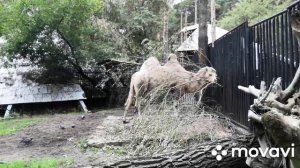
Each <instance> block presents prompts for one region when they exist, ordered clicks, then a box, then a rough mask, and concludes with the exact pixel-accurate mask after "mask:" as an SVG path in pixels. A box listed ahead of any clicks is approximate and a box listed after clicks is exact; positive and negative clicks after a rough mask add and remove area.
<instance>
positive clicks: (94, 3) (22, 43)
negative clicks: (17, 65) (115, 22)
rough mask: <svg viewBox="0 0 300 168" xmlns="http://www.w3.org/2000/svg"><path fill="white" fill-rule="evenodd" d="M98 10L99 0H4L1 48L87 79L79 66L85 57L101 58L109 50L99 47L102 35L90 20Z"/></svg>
mask: <svg viewBox="0 0 300 168" xmlns="http://www.w3.org/2000/svg"><path fill="white" fill-rule="evenodd" d="M101 9H102V1H100V0H89V1H81V0H62V1H60V0H46V1H45V0H15V1H5V2H4V3H2V4H1V12H3V13H5V15H1V20H3V21H4V22H2V23H1V34H2V35H4V37H5V38H6V40H7V45H6V46H5V48H4V49H5V50H4V51H5V53H6V54H7V55H8V56H10V57H13V58H16V57H17V58H18V57H26V58H29V59H30V60H31V61H32V62H33V63H35V64H37V65H39V66H40V67H43V68H44V69H48V70H58V69H59V70H61V69H62V68H63V69H69V68H72V69H74V70H75V71H76V72H77V73H79V74H80V75H82V76H83V77H85V78H88V77H87V76H86V75H85V74H84V72H83V68H82V67H84V66H85V64H86V63H87V60H88V59H90V58H93V59H96V60H98V59H103V57H106V56H107V55H108V54H107V51H109V50H106V49H105V47H99V44H100V46H101V42H102V41H101V40H102V37H103V36H104V35H103V33H102V32H101V31H99V29H98V27H96V26H94V22H93V21H94V19H93V18H94V15H95V14H97V13H99V12H100V11H101ZM106 46H107V45H106ZM109 54H111V53H109ZM56 73H57V72H56ZM58 73H59V72H58Z"/></svg>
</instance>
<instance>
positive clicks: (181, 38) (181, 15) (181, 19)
mask: <svg viewBox="0 0 300 168" xmlns="http://www.w3.org/2000/svg"><path fill="white" fill-rule="evenodd" d="M182 29H183V12H182V11H181V13H180V44H182V42H183V33H182V31H181V30H182Z"/></svg>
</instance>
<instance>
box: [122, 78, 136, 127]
mask: <svg viewBox="0 0 300 168" xmlns="http://www.w3.org/2000/svg"><path fill="white" fill-rule="evenodd" d="M134 93H135V91H134V86H133V83H130V90H129V94H128V98H127V101H126V103H125V110H124V116H123V123H127V121H126V116H127V113H128V110H129V107H130V106H131V103H132V99H133V97H134ZM136 101H137V100H136Z"/></svg>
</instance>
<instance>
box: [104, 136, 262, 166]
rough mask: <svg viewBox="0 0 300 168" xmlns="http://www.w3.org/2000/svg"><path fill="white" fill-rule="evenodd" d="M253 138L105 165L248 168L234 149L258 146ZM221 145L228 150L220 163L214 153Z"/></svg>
mask: <svg viewBox="0 0 300 168" xmlns="http://www.w3.org/2000/svg"><path fill="white" fill-rule="evenodd" d="M253 142H256V141H253V137H252V136H241V137H237V138H235V139H224V140H219V141H213V142H207V143H203V144H199V145H198V146H195V147H192V148H188V149H184V150H179V151H176V152H173V153H171V154H165V155H160V156H154V157H149V158H147V157H143V158H133V159H129V160H123V161H120V162H117V163H113V164H110V165H105V166H104V167H106V168H112V167H140V168H146V167H147V168H149V167H153V168H154V167H190V168H192V167H200V168H246V167H248V166H247V165H246V162H245V161H246V158H245V157H232V153H231V149H232V148H242V147H244V148H248V147H250V146H258V143H253ZM217 145H221V146H222V150H226V151H227V154H226V155H222V152H221V150H220V151H218V155H220V156H222V159H221V160H220V161H218V160H217V159H216V156H215V155H212V151H213V150H216V146H217Z"/></svg>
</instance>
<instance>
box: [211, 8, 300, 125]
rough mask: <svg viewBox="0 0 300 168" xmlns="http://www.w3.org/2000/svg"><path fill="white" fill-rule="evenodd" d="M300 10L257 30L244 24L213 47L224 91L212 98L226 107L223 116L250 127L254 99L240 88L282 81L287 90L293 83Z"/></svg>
mask: <svg viewBox="0 0 300 168" xmlns="http://www.w3.org/2000/svg"><path fill="white" fill-rule="evenodd" d="M299 8H300V2H297V3H295V4H293V5H292V6H290V7H289V8H287V9H286V10H285V11H283V12H281V13H278V14H276V15H275V16H273V17H271V18H268V19H266V20H264V21H261V22H259V23H257V24H255V25H253V26H248V23H243V24H242V25H240V26H238V27H237V28H235V29H234V30H232V31H230V32H229V33H227V34H226V35H224V36H223V37H221V38H220V39H218V40H217V41H216V42H215V43H214V47H212V45H209V52H208V53H209V59H210V62H211V64H212V66H213V67H214V68H215V69H216V70H217V73H218V76H219V78H220V79H219V83H220V84H221V85H222V87H218V88H217V89H216V88H214V89H212V91H211V96H212V97H213V99H214V100H216V101H217V103H218V104H220V105H222V112H223V113H224V114H225V115H227V116H229V117H230V118H232V119H233V120H235V121H237V122H238V123H240V124H242V125H244V126H248V125H249V123H248V121H247V113H248V109H249V106H250V105H251V104H252V103H253V97H252V96H251V95H249V94H245V93H243V92H241V91H239V90H238V88H237V86H238V85H243V86H248V85H255V86H256V87H259V85H260V82H261V81H265V82H266V83H267V85H270V83H271V82H272V80H273V78H276V77H282V78H283V87H286V86H287V85H288V84H289V83H290V82H291V80H292V78H293V76H294V74H295V72H296V69H297V67H298V66H299V46H298V43H297V40H296V38H295V37H294V35H293V33H292V29H291V26H290V16H291V15H292V13H293V12H295V11H296V10H298V9H299Z"/></svg>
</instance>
